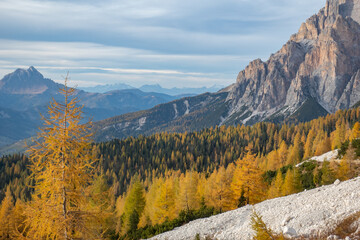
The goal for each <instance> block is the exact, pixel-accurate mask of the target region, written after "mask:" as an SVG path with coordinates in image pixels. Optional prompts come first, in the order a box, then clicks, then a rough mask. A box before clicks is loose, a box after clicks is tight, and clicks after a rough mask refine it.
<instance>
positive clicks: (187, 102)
mask: <svg viewBox="0 0 360 240" xmlns="http://www.w3.org/2000/svg"><path fill="white" fill-rule="evenodd" d="M184 104H185V106H186V111H185V113H184V115H186V114H189V112H190V108H189V107H190V104H189V101H188V100H185V101H184Z"/></svg>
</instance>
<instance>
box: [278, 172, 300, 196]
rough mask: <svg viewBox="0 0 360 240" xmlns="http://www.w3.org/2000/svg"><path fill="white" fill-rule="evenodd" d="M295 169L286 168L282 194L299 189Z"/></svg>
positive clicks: (291, 192) (288, 193)
mask: <svg viewBox="0 0 360 240" xmlns="http://www.w3.org/2000/svg"><path fill="white" fill-rule="evenodd" d="M295 171H296V170H295V169H290V168H289V169H288V170H287V172H286V175H285V179H284V183H283V186H282V189H281V190H282V195H283V196H286V195H290V194H293V193H296V192H298V191H299V187H298V186H299V183H298V181H297V179H296V172H295Z"/></svg>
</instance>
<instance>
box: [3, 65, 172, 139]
mask: <svg viewBox="0 0 360 240" xmlns="http://www.w3.org/2000/svg"><path fill="white" fill-rule="evenodd" d="M61 86H62V85H61V84H58V83H55V82H54V81H52V80H50V79H47V78H44V76H43V75H42V74H41V73H40V72H38V71H37V70H36V69H35V68H34V67H29V68H28V69H17V70H15V71H14V72H13V73H10V74H7V75H6V76H4V78H3V79H2V80H0V146H1V145H6V144H11V143H13V142H15V141H18V140H21V139H24V138H28V137H30V136H33V135H34V134H35V132H36V131H37V128H38V127H39V126H40V125H41V121H40V114H39V113H43V114H44V113H46V112H47V106H48V104H49V102H50V100H51V98H52V97H53V98H55V99H56V100H62V99H61V98H60V95H59V93H58V90H59V87H61ZM76 95H77V97H78V98H79V99H80V100H81V103H82V104H84V109H83V110H84V114H85V117H90V118H93V120H94V121H97V120H101V119H105V118H109V117H113V116H116V115H119V114H124V113H128V112H135V111H139V110H144V109H148V108H151V107H154V106H156V105H158V104H160V103H165V102H169V101H172V100H174V99H176V98H177V97H174V96H169V95H166V94H162V93H145V92H142V91H140V90H138V89H127V90H118V91H111V92H107V93H105V94H101V93H88V92H85V91H82V90H77V91H76Z"/></svg>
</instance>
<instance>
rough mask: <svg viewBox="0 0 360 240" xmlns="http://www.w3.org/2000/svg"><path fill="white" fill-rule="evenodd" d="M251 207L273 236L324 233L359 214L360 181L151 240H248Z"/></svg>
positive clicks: (205, 221) (195, 224)
mask: <svg viewBox="0 0 360 240" xmlns="http://www.w3.org/2000/svg"><path fill="white" fill-rule="evenodd" d="M253 207H254V208H255V209H256V211H257V213H258V214H259V215H261V216H262V218H263V220H264V222H265V223H266V224H267V225H268V227H270V228H271V229H272V230H273V231H275V232H276V233H281V232H283V231H284V230H285V231H286V230H289V229H290V230H292V229H293V230H295V231H296V234H297V235H298V236H299V235H302V236H309V235H311V234H314V233H321V232H323V233H324V232H326V230H327V229H329V228H332V226H335V225H336V223H339V222H340V221H341V220H343V219H345V218H346V217H348V216H350V215H352V214H353V213H356V212H359V211H360V177H358V178H355V179H352V180H349V181H346V182H340V181H338V180H337V181H335V183H334V184H332V185H328V186H323V187H320V188H316V189H312V190H309V191H304V192H301V193H297V194H293V195H289V196H286V197H281V198H275V199H271V200H267V201H264V202H262V203H259V204H256V205H254V206H250V205H248V206H245V207H242V208H239V209H236V210H233V211H229V212H226V213H223V214H219V215H216V216H212V217H209V218H204V219H198V220H195V221H192V222H190V223H188V224H186V225H184V226H181V227H178V228H175V229H174V230H172V231H169V232H166V233H163V234H160V235H157V236H155V237H153V238H151V239H153V240H155V239H157V240H165V239H166V240H183V239H184V240H185V239H187V240H193V239H194V238H195V236H196V234H200V237H202V238H204V236H210V237H212V238H216V239H219V240H222V239H229V240H233V239H241V240H247V239H251V237H252V235H253V231H252V229H251V222H250V217H251V214H252V209H253ZM359 230H360V229H358V231H359Z"/></svg>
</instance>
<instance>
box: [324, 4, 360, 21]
mask: <svg viewBox="0 0 360 240" xmlns="http://www.w3.org/2000/svg"><path fill="white" fill-rule="evenodd" d="M359 10H360V0H327V1H326V6H325V12H324V13H325V16H332V15H335V16H336V15H341V16H343V17H351V18H352V19H354V21H356V22H357V23H360V11H359Z"/></svg>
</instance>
